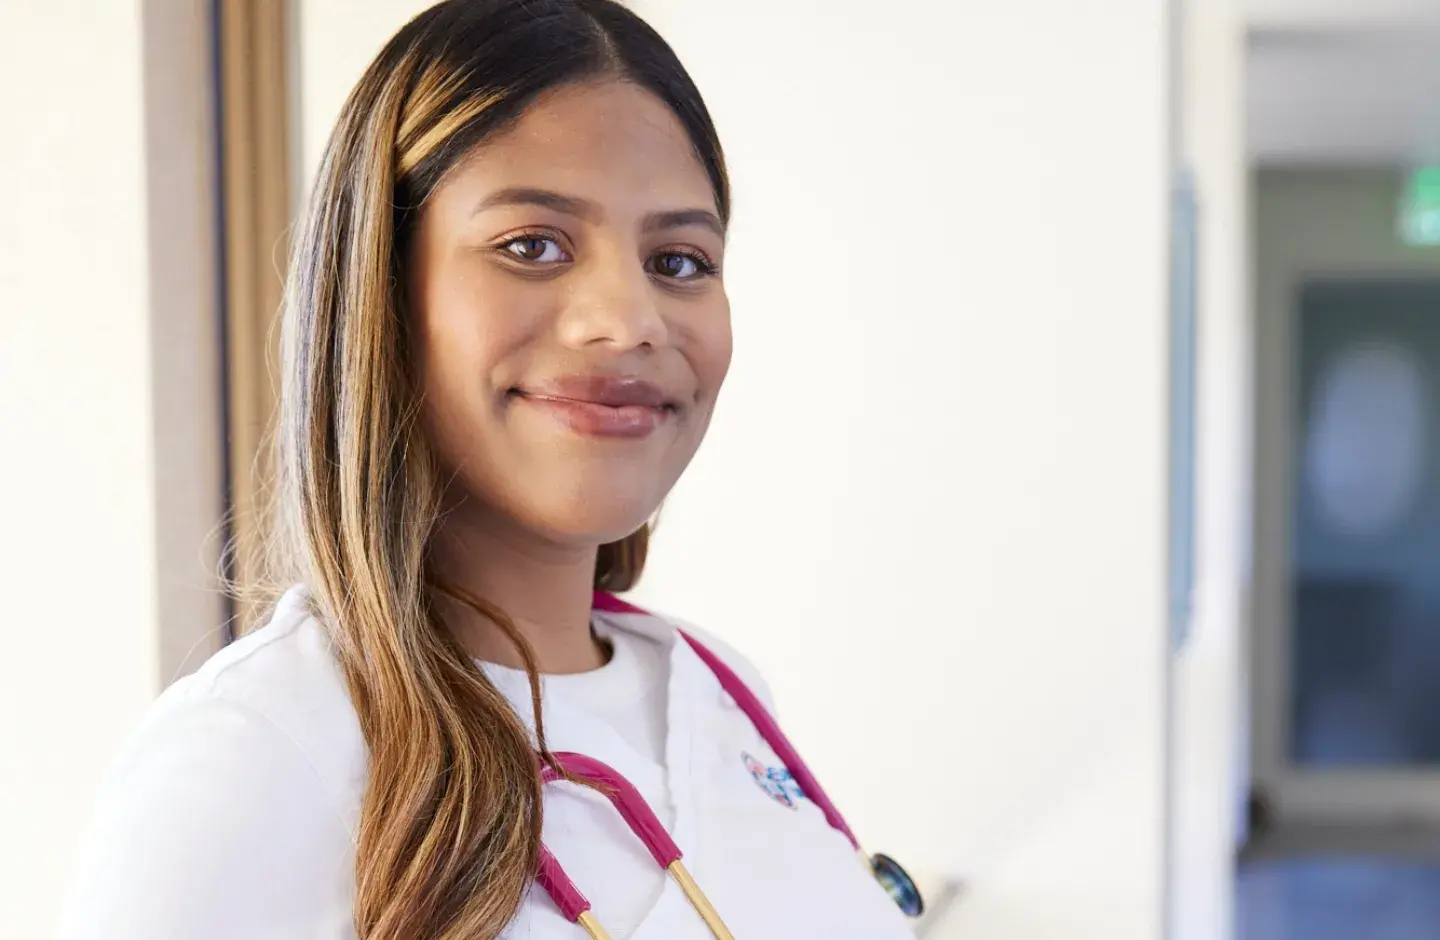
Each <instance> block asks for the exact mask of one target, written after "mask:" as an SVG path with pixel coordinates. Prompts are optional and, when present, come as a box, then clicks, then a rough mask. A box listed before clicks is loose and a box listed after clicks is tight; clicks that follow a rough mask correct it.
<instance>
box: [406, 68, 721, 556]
mask: <svg viewBox="0 0 1440 940" xmlns="http://www.w3.org/2000/svg"><path fill="white" fill-rule="evenodd" d="M724 248H725V238H724V232H723V229H722V226H721V223H720V220H719V219H718V218H717V216H716V214H715V194H714V191H713V189H712V188H711V185H710V181H709V178H708V177H707V175H706V173H705V171H704V169H703V168H702V167H701V165H700V163H699V161H698V160H697V159H696V157H695V154H694V152H693V148H692V146H691V143H690V140H689V139H688V138H687V136H686V134H685V131H684V129H683V128H682V127H681V125H680V123H679V121H678V120H677V119H676V118H675V117H674V115H673V114H672V113H671V112H670V111H669V109H668V108H667V107H666V106H665V105H664V104H663V103H661V102H660V101H659V100H658V99H656V98H655V97H653V96H652V95H650V94H649V93H648V92H646V91H643V90H642V89H640V88H638V87H637V86H634V85H631V84H626V83H621V82H605V83H598V84H586V85H574V86H566V87H564V88H561V89H557V90H556V91H554V92H552V93H550V94H549V95H547V96H546V97H544V98H542V99H540V101H538V102H537V103H536V104H535V105H534V106H533V107H531V109H530V110H529V111H528V112H527V113H526V114H525V115H524V116H523V117H522V118H521V120H520V121H519V122H518V123H516V124H515V125H514V126H513V127H511V128H510V129H509V130H507V131H506V132H505V133H503V134H499V135H496V136H495V137H493V138H490V139H489V140H487V141H486V142H485V143H484V144H483V145H482V146H481V147H480V148H478V149H477V151H476V152H475V153H474V154H473V156H472V157H471V158H470V159H469V160H468V161H467V162H465V163H464V164H462V165H461V166H459V167H457V168H456V169H455V170H454V171H453V172H452V173H451V174H450V176H449V177H448V178H447V180H446V182H445V183H444V184H443V185H442V186H441V187H440V188H439V189H438V190H437V192H436V193H435V194H434V196H433V197H432V199H431V201H430V203H429V204H428V205H427V207H426V208H425V210H424V212H423V213H422V216H421V218H420V221H419V225H418V231H417V233H416V238H415V242H414V246H413V254H412V255H411V257H410V259H409V265H410V269H409V285H408V286H409V291H410V294H409V299H410V305H411V311H412V315H413V316H415V317H416V322H417V326H418V336H419V338H420V343H419V345H420V357H421V363H420V365H421V370H420V374H421V376H422V379H421V380H422V384H423V388H424V393H425V403H426V413H425V418H426V424H427V429H428V431H429V434H430V435H431V439H432V442H433V445H434V447H435V448H436V451H437V452H438V454H439V457H440V459H441V461H442V462H443V463H444V465H445V469H446V470H447V471H449V472H453V473H454V474H455V477H456V479H455V485H456V486H459V487H461V488H462V490H463V495H464V496H465V497H466V500H465V502H466V504H467V509H468V510H469V511H473V512H477V513H479V514H480V516H481V518H488V519H490V520H492V521H493V522H496V523H502V524H505V523H510V524H518V525H519V526H521V527H522V528H523V529H524V530H526V531H530V532H534V533H538V534H540V535H541V536H543V537H544V538H546V539H547V540H550V541H553V542H558V543H562V544H566V545H576V546H580V545H592V544H593V545H598V544H601V543H604V542H609V541H614V540H616V539H619V538H621V537H623V536H625V535H628V534H629V533H631V532H633V531H634V530H635V529H637V528H639V527H640V526H641V525H642V524H643V523H644V522H645V521H646V520H647V519H648V518H649V517H650V516H651V514H653V513H654V511H655V510H656V509H657V508H658V506H659V505H660V501H661V500H662V499H663V498H664V497H665V495H666V493H668V492H669V490H670V488H671V487H672V486H673V485H674V483H675V481H676V479H678V478H679V476H680V473H681V471H683V470H684V469H685V466H686V465H687V464H688V463H689V462H690V459H691V457H692V456H693V455H694V454H695V450H696V448H697V447H698V446H699V445H700V440H701V438H702V437H704V434H705V429H706V427H707V425H708V424H709V421H710V415H711V412H712V411H713V409H714V406H715V398H716V395H717V394H718V393H719V391H720V385H721V383H722V382H723V381H724V379H725V373H726V370H727V369H728V368H729V364H730V308H729V303H728V301H727V300H726V297H725V289H724V286H723V285H722V283H721V280H720V276H719V269H720V265H721V263H722V256H723V254H724Z"/></svg>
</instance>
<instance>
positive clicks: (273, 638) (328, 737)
mask: <svg viewBox="0 0 1440 940" xmlns="http://www.w3.org/2000/svg"><path fill="white" fill-rule="evenodd" d="M201 727H203V728H204V729H205V731H206V734H204V735H201V734H198V733H191V734H186V733H185V732H186V729H187V728H197V729H198V728H201ZM261 729H263V732H262V731H261ZM246 732H252V733H251V734H249V736H250V737H253V738H257V739H264V741H265V743H266V745H267V746H268V747H269V748H270V749H278V750H288V751H293V752H295V754H296V755H297V756H299V757H302V758H303V759H304V762H305V763H306V764H307V765H309V766H310V767H311V769H312V771H313V773H314V775H315V776H317V777H319V778H320V780H321V782H322V783H323V784H324V788H325V789H326V790H327V791H328V792H329V794H330V796H331V797H332V798H334V799H335V800H336V801H337V802H339V801H341V800H343V799H344V797H346V796H348V795H349V794H350V792H351V790H352V788H353V786H354V784H355V783H356V782H357V780H358V778H359V777H360V776H363V772H364V768H363V763H364V741H363V738H362V736H361V732H360V726H359V722H358V720H357V719H356V716H355V709H354V706H353V704H352V703H351V699H350V695H349V692H348V691H347V689H346V686H345V681H344V677H343V676H342V675H341V672H340V667H339V663H338V661H337V659H336V658H335V655H334V652H333V649H332V646H331V643H330V639H329V635H328V633H327V632H326V630H325V628H324V627H323V625H322V624H321V623H320V622H319V621H318V620H317V619H316V618H315V617H314V616H312V615H311V613H310V610H309V607H308V604H307V600H306V597H305V593H304V591H303V589H299V588H297V589H294V590H292V591H290V592H289V593H287V594H286V595H285V596H284V597H283V598H282V599H281V600H280V602H279V603H278V604H277V605H276V607H275V610H274V612H273V613H272V615H271V616H270V618H269V620H268V622H267V623H265V625H263V626H261V627H260V628H258V629H256V630H254V631H252V632H250V633H247V634H246V635H245V636H243V637H241V638H239V639H238V640H236V641H235V642H233V643H231V644H229V645H228V646H226V647H225V648H224V649H222V650H220V651H219V652H217V653H216V654H215V655H214V656H212V657H211V658H210V659H209V660H208V661H206V662H205V663H204V664H203V665H202V666H201V667H200V668H199V669H197V670H196V671H195V672H193V673H192V674H190V675H189V676H186V677H185V678H183V679H180V680H179V681H177V682H175V683H174V684H173V685H171V686H170V687H169V688H168V689H166V690H165V692H164V693H163V694H161V696H160V697H159V698H158V699H157V700H156V701H155V703H154V705H153V706H151V709H150V711H149V713H148V714H147V715H146V717H145V719H144V721H143V723H142V724H141V726H140V728H139V730H138V731H137V733H136V734H135V736H134V737H133V739H132V741H131V743H130V746H129V747H128V748H127V749H126V753H125V754H124V755H122V757H121V760H120V761H119V762H118V765H117V769H119V770H123V765H124V763H125V762H126V759H127V758H132V759H133V757H134V756H136V755H137V754H139V755H143V754H145V753H146V752H147V751H148V750H151V749H153V748H154V747H155V746H156V745H162V744H166V743H169V742H174V743H188V744H189V745H191V746H197V747H209V746H211V745H210V743H209V742H211V741H212V740H214V739H213V738H212V737H211V735H218V736H220V737H221V738H223V737H225V736H227V735H237V736H241V737H245V736H247V735H246ZM253 732H260V733H253ZM177 737H178V738H179V739H180V740H179V741H178V742H176V741H175V739H176V738H177ZM256 743H259V742H258V741H257V742H256ZM281 744H283V745H285V746H284V747H280V745H281Z"/></svg>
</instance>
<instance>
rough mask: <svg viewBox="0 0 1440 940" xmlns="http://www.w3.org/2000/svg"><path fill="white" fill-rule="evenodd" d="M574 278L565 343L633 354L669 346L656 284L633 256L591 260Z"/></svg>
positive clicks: (564, 323) (565, 320)
mask: <svg viewBox="0 0 1440 940" xmlns="http://www.w3.org/2000/svg"><path fill="white" fill-rule="evenodd" d="M569 280H570V284H569V287H570V288H571V293H570V296H569V298H568V299H567V302H566V305H565V308H564V310H563V312H562V313H561V322H560V336H561V340H562V341H563V342H564V343H565V345H567V346H570V347H572V348H575V349H581V348H585V347H589V346H595V345H606V346H611V347H614V348H616V349H619V350H631V349H639V348H641V347H647V346H649V347H654V346H662V345H664V344H665V342H666V339H667V333H668V330H667V327H666V323H665V319H664V316H663V315H662V312H661V309H660V306H659V303H658V301H659V298H658V297H657V296H656V288H655V285H654V284H653V283H652V281H651V278H650V275H649V273H648V272H647V271H646V270H645V268H644V266H643V265H642V264H641V263H640V262H638V261H636V260H635V258H634V256H633V255H631V256H630V257H629V258H625V257H621V256H620V254H619V253H618V252H617V253H616V254H615V256H614V257H607V258H591V259H589V261H588V262H587V263H585V264H582V265H580V266H579V267H578V268H577V269H576V270H574V271H572V272H571V276H570V278H569Z"/></svg>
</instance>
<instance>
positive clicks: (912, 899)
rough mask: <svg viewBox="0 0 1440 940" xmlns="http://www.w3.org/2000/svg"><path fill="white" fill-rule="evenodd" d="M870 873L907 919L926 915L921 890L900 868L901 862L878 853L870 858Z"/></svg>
mask: <svg viewBox="0 0 1440 940" xmlns="http://www.w3.org/2000/svg"><path fill="white" fill-rule="evenodd" d="M870 871H871V872H872V873H873V874H874V875H875V880H876V881H878V882H880V886H881V887H883V888H884V889H885V893H886V894H888V895H890V899H891V900H893V901H894V902H895V903H896V905H898V906H899V908H900V910H901V911H903V912H904V914H905V916H906V917H919V916H920V915H921V914H923V913H925V900H924V898H922V897H920V889H919V888H917V887H915V879H913V878H911V877H910V875H909V874H908V873H907V872H906V871H905V869H904V868H901V867H900V863H899V862H897V861H895V859H893V858H891V857H890V856H888V855H881V854H879V853H876V854H874V855H872V856H870Z"/></svg>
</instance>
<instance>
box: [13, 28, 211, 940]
mask: <svg viewBox="0 0 1440 940" xmlns="http://www.w3.org/2000/svg"><path fill="white" fill-rule="evenodd" d="M205 6H206V4H204V3H203V2H200V0H163V2H154V3H145V4H143V5H142V4H140V3H123V2H113V0H67V2H63V3H61V2H57V3H43V4H42V3H20V4H13V3H6V4H0V126H3V127H5V128H6V131H5V146H4V147H3V148H0V206H3V207H4V211H3V212H0V428H3V429H4V434H5V445H4V447H3V454H4V460H3V463H0V520H3V522H0V593H3V595H4V597H5V598H6V610H5V616H4V622H5V625H6V631H5V635H6V652H5V655H4V656H3V657H0V714H3V715H4V716H5V717H4V719H3V720H0V796H3V799H0V834H3V835H0V911H3V912H4V914H3V922H4V928H3V932H4V934H5V935H6V936H7V937H8V936H14V937H44V936H49V935H50V934H51V933H52V932H53V930H54V928H55V925H56V923H57V915H58V911H59V907H60V904H61V897H62V893H63V890H64V885H65V882H66V879H67V877H68V872H69V869H70V866H71V863H72V861H73V853H74V851H75V848H76V846H77V843H78V840H79V836H80V832H81V830H82V829H83V827H84V826H85V824H86V821H87V817H88V815H89V812H90V808H91V804H92V799H93V796H94V792H95V788H96V785H97V783H98V781H99V778H100V775H101V773H102V771H103V769H104V767H105V766H106V765H107V764H108V763H109V761H110V760H111V758H112V757H113V756H114V754H115V752H116V751H117V750H118V748H119V746H120V744H121V741H122V739H123V737H124V735H125V734H126V733H127V732H128V731H129V730H130V729H131V728H132V727H133V726H134V724H135V723H136V721H137V720H138V718H139V716H140V714H141V712H142V711H143V710H144V709H145V707H146V706H147V705H148V704H149V702H150V701H151V699H153V698H154V697H155V695H156V694H157V693H158V692H159V691H160V689H161V687H162V686H163V685H164V684H165V683H166V682H167V681H168V680H169V679H170V678H172V677H173V676H174V675H175V674H176V673H177V672H178V671H180V670H181V669H183V668H185V663H186V659H187V654H188V653H190V652H191V650H192V648H193V649H195V650H196V652H197V654H199V655H203V654H204V652H206V651H207V649H208V648H209V646H208V645H209V644H210V643H212V642H213V632H212V631H214V630H216V629H217V628H218V627H219V625H220V616H221V613H220V611H221V605H220V604H219V601H218V596H217V595H216V593H215V590H214V587H215V585H214V578H213V572H214V543H213V542H207V537H208V536H209V534H210V532H211V530H212V529H213V528H214V527H215V525H216V524H217V523H218V520H219V515H220V507H221V493H220V473H219V447H218V442H219V431H218V418H219V405H218V399H217V395H216V392H217V390H218V388H219V383H218V375H217V373H216V357H215V343H214V332H213V331H214V322H215V311H214V305H213V293H212V286H213V285H212V268H211V260H212V254H211V249H212V246H213V242H212V240H211V218H210V204H209V191H210V166H209V162H208V161H209V157H208V115H207V113H206V106H205V92H206V81H207V79H206V71H205V67H204V51H205V49H206V43H205V39H204V35H203V32H202V29H201V24H202V20H201V18H200V14H201V12H202V11H203V10H204V8H205ZM142 7H143V10H144V15H143V19H142ZM193 661H194V659H193V658H192V659H191V660H190V662H191V663H193Z"/></svg>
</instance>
